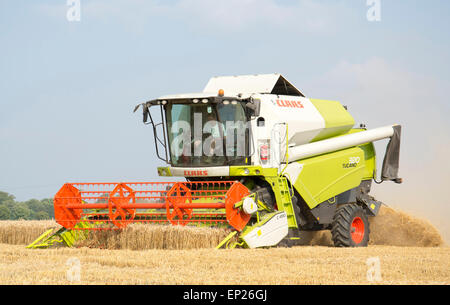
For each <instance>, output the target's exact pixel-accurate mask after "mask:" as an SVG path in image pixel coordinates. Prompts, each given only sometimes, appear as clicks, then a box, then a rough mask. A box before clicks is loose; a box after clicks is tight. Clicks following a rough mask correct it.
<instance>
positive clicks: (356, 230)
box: [351, 217, 364, 244]
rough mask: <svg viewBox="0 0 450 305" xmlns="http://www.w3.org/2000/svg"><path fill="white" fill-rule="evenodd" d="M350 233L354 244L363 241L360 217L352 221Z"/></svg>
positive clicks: (362, 222) (362, 224)
mask: <svg viewBox="0 0 450 305" xmlns="http://www.w3.org/2000/svg"><path fill="white" fill-rule="evenodd" d="M351 233H352V239H353V242H354V243H355V244H359V243H360V242H362V240H363V239H364V221H363V220H362V219H361V218H360V217H355V218H354V219H353V222H352V227H351Z"/></svg>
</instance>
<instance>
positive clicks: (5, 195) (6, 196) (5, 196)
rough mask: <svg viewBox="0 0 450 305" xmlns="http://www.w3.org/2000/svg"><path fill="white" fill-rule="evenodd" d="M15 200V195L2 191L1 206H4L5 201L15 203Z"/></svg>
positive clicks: (0, 193)
mask: <svg viewBox="0 0 450 305" xmlns="http://www.w3.org/2000/svg"><path fill="white" fill-rule="evenodd" d="M15 199H16V197H14V196H13V195H11V194H8V193H6V192H2V191H0V204H2V203H3V202H5V201H8V200H9V201H11V200H12V201H14V200H15Z"/></svg>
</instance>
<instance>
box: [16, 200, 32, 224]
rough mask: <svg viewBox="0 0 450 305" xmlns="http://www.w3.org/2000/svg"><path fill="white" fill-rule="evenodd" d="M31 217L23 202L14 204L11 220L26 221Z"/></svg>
mask: <svg viewBox="0 0 450 305" xmlns="http://www.w3.org/2000/svg"><path fill="white" fill-rule="evenodd" d="M30 216H31V210H30V209H29V208H28V207H27V205H26V204H25V203H23V202H18V203H16V204H15V206H14V209H13V219H24V220H28V219H30Z"/></svg>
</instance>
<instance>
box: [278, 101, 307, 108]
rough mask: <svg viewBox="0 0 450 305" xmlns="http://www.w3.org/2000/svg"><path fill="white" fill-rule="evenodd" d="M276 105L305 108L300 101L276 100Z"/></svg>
mask: <svg viewBox="0 0 450 305" xmlns="http://www.w3.org/2000/svg"><path fill="white" fill-rule="evenodd" d="M276 104H277V106H279V107H290V108H305V107H304V106H303V104H302V102H301V101H289V100H277V103H276Z"/></svg>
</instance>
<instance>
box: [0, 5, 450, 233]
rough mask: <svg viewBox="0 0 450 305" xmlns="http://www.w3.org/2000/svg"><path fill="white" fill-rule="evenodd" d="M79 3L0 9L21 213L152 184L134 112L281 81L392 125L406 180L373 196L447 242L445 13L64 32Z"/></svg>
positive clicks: (145, 14)
mask: <svg viewBox="0 0 450 305" xmlns="http://www.w3.org/2000/svg"><path fill="white" fill-rule="evenodd" d="M74 2H77V1H72V0H69V1H66V0H52V1H50V0H42V1H32V0H29V1H25V0H14V1H13V0H11V1H6V0H0V55H1V56H0V190H2V191H6V192H9V193H11V194H13V195H15V196H16V198H17V199H18V200H27V199H31V198H38V199H40V198H48V197H53V195H54V194H55V193H56V192H57V191H58V189H59V188H60V187H61V186H62V184H63V183H65V182H69V181H70V182H73V181H82V182H106V181H157V180H159V181H161V178H160V177H158V176H157V171H156V167H157V166H161V165H163V163H162V161H159V160H158V159H157V158H156V157H155V149H154V144H153V135H152V131H151V129H150V127H149V126H145V125H143V124H142V121H141V114H140V113H133V112H132V110H133V108H134V106H135V105H136V104H138V103H140V102H143V101H146V100H149V99H152V98H156V97H158V96H161V95H165V94H174V93H184V92H200V91H202V90H203V87H204V86H205V85H206V83H207V82H208V80H209V78H210V77H212V76H219V75H240V74H259V73H281V74H282V75H283V76H285V77H286V78H287V79H288V80H289V81H290V82H291V83H293V84H294V85H295V86H296V87H297V88H299V89H300V90H301V91H302V92H303V93H305V95H307V96H308V97H311V98H321V99H330V100H338V101H341V102H342V103H343V104H344V105H346V106H347V107H348V109H349V111H350V113H351V114H352V115H353V116H354V117H355V120H356V122H357V123H358V124H359V123H365V124H366V126H367V127H368V128H375V127H380V126H384V125H389V124H393V123H398V124H401V125H402V126H403V134H402V147H401V158H400V162H401V163H400V175H401V176H402V177H403V178H404V181H405V182H404V183H403V184H401V185H396V184H393V183H383V184H382V185H380V186H375V187H374V189H373V191H374V194H375V195H376V196H377V198H378V199H380V200H382V201H383V202H385V203H386V204H388V205H390V206H392V207H395V208H399V209H402V210H405V211H407V212H411V213H414V214H416V215H419V216H422V217H423V218H427V219H430V220H432V221H433V223H434V224H435V225H436V226H437V227H438V228H439V229H440V230H442V231H443V232H444V235H445V234H446V235H445V236H446V238H447V240H449V237H450V234H449V233H448V232H450V225H449V224H448V223H447V219H448V216H450V208H449V203H450V202H449V199H448V198H449V196H448V193H449V192H448V189H447V184H448V183H449V182H450V166H449V163H448V162H447V155H448V152H449V151H450V137H449V131H450V123H449V122H448V120H447V118H448V117H449V115H450V100H449V98H448V93H447V92H446V91H447V89H448V88H450V76H449V71H450V55H449V54H450V35H449V34H448V29H450V19H449V18H448V16H449V15H450V2H449V1H446V0H441V1H440V0H433V1H415V0H396V1H387V0H369V1H366V0H334V1H331V0H317V1H312V0H287V1H282V0H214V1H211V0H165V1H162V0H148V1H144V0H80V1H79V3H80V15H79V21H77V20H74V21H69V19H71V18H70V16H73V15H70V16H69V18H68V17H67V15H68V11H69V10H71V9H73V7H74V6H73V5H74V4H73V3H74ZM368 4H369V5H368ZM378 4H379V6H377V8H379V10H377V11H376V13H379V14H377V15H376V16H379V18H378V19H379V20H378V21H377V20H375V21H370V20H373V19H371V18H368V12H374V8H375V6H374V5H378ZM369 15H370V14H369ZM369 17H370V16H369ZM72 19H73V18H72ZM385 146H386V141H381V142H380V143H377V144H376V149H377V153H378V163H379V164H380V163H381V160H382V157H383V154H384V149H385Z"/></svg>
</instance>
